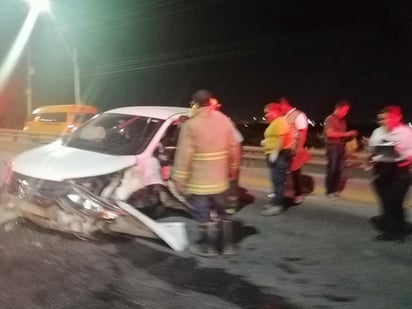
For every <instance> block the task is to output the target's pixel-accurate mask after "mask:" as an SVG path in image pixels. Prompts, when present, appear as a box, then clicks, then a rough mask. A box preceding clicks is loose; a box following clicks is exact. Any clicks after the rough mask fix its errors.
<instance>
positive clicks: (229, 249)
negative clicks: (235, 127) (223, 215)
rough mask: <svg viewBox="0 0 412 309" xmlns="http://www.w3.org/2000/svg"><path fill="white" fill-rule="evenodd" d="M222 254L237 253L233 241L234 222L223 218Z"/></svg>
mask: <svg viewBox="0 0 412 309" xmlns="http://www.w3.org/2000/svg"><path fill="white" fill-rule="evenodd" d="M222 237H223V239H222V254H223V255H234V254H236V249H235V244H234V241H233V222H232V221H231V220H222Z"/></svg>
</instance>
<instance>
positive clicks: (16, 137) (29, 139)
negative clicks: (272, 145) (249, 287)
mask: <svg viewBox="0 0 412 309" xmlns="http://www.w3.org/2000/svg"><path fill="white" fill-rule="evenodd" d="M59 137H60V135H56V134H50V133H27V132H24V131H22V130H9V129H0V143H19V144H26V145H29V146H32V147H34V146H37V145H43V144H47V143H50V142H52V141H55V140H56V139H58V138H59ZM242 151H243V155H242V163H243V166H248V167H263V166H264V165H265V156H264V154H263V148H262V147H256V146H243V147H242ZM310 153H311V155H312V158H311V160H310V161H309V164H312V165H325V164H326V159H325V151H324V150H321V149H310ZM367 156H368V154H367V153H365V152H358V153H353V154H351V155H350V156H348V159H347V164H348V165H350V166H352V167H362V166H364V164H365V163H366V158H367Z"/></svg>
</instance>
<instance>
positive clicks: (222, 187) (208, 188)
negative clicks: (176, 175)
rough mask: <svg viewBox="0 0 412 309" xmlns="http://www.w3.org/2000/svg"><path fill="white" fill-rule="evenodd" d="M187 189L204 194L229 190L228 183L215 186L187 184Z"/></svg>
mask: <svg viewBox="0 0 412 309" xmlns="http://www.w3.org/2000/svg"><path fill="white" fill-rule="evenodd" d="M186 188H187V189H188V190H190V191H192V190H193V191H202V192H209V191H212V192H216V191H219V190H221V191H224V190H226V189H227V188H228V184H227V183H220V184H213V185H201V184H192V183H191V184H186Z"/></svg>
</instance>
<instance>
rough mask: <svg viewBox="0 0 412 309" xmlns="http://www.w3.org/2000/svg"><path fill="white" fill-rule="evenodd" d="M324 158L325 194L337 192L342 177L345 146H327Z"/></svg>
mask: <svg viewBox="0 0 412 309" xmlns="http://www.w3.org/2000/svg"><path fill="white" fill-rule="evenodd" d="M326 158H327V160H328V163H327V165H326V179H325V186H326V194H329V193H335V192H338V191H339V189H338V188H339V180H340V178H341V177H342V171H343V166H344V164H345V145H341V144H327V145H326Z"/></svg>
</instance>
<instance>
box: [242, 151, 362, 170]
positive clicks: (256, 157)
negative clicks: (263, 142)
mask: <svg viewBox="0 0 412 309" xmlns="http://www.w3.org/2000/svg"><path fill="white" fill-rule="evenodd" d="M242 150H243V154H242V160H243V165H244V166H248V167H261V165H262V164H261V162H262V161H263V162H264V161H265V160H266V159H265V156H264V154H263V148H262V147H256V146H243V147H242ZM309 151H310V154H311V159H310V161H309V163H308V164H311V165H320V166H324V165H326V156H325V150H324V149H310V150H309ZM367 157H368V154H367V153H366V152H354V153H351V154H349V155H348V156H347V158H346V165H347V166H350V167H353V168H363V167H364V166H365V164H366V162H367Z"/></svg>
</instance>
